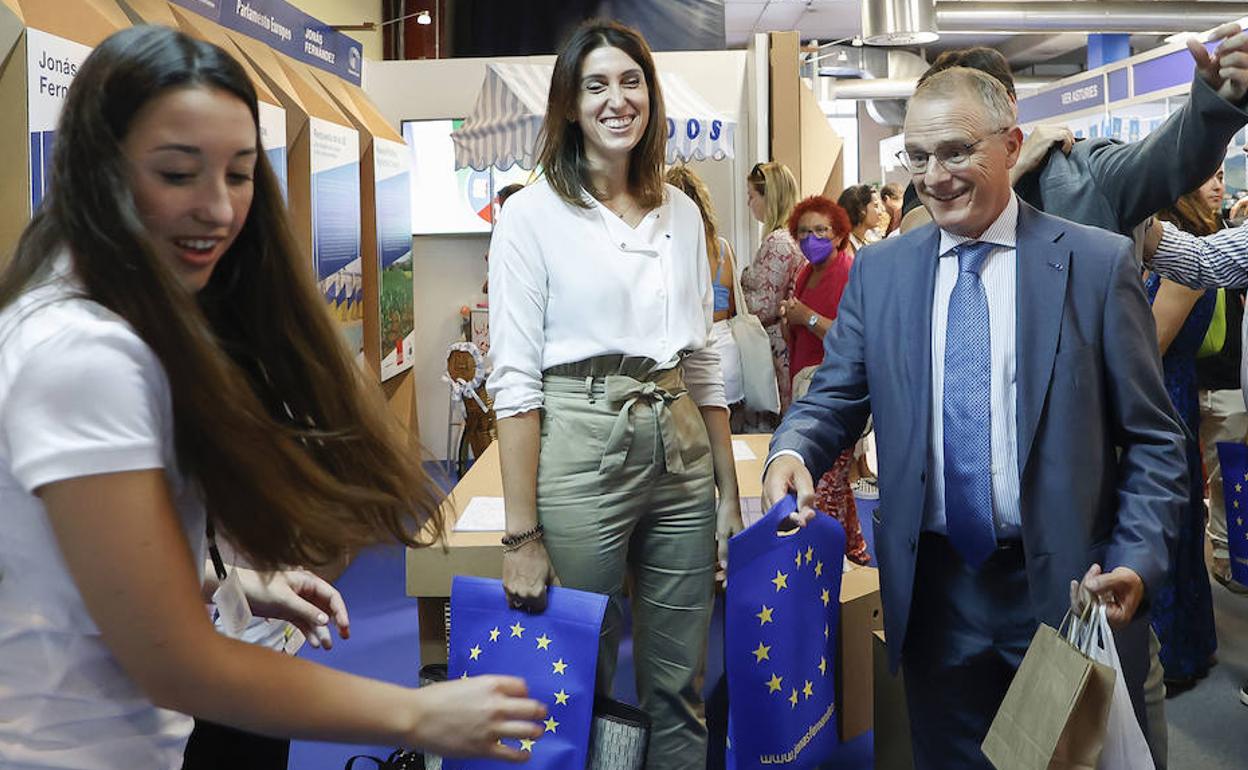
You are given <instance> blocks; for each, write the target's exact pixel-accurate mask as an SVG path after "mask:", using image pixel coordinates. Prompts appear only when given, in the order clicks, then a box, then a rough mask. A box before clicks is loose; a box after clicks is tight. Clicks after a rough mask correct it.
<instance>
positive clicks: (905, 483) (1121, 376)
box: [771, 202, 1188, 668]
mask: <svg viewBox="0 0 1248 770" xmlns="http://www.w3.org/2000/svg"><path fill="white" fill-rule="evenodd" d="M939 244H940V231H939V230H938V229H937V228H936V227H935V225H932V224H928V225H925V226H923V227H920V228H918V229H916V230H914V231H912V232H910V233H907V234H906V235H903V236H900V237H898V238H893V239H889V240H885V241H882V242H880V243H878V244H875V245H872V246H869V247H867V248H866V249H864V250H863V251H862V252H860V254H859V258H858V259H857V260H856V261H855V263H854V266H853V268H852V271H851V273H850V278H849V284H848V286H847V287H846V289H845V293H844V296H843V297H842V298H841V304H840V307H839V308H838V310H837V318H836V322H835V323H834V324H833V325H832V329H831V330H830V331H829V333H828V335H827V337H826V339H825V344H824V350H825V354H824V361H823V364H822V366H820V368H819V370H818V373H817V374H816V375H815V377H814V380H813V382H812V383H811V386H810V391H809V393H807V395H806V396H805V398H803V399H801V400H800V401H797V402H796V403H794V404H793V406H792V407H791V408H790V409H789V412H788V413H787V414H786V415H785V418H784V421H783V422H782V423H781V425H780V427H779V429H778V430H777V431H776V433H775V436H774V437H773V439H772V443H771V452H772V453H773V454H774V453H775V452H777V451H779V450H782V449H790V450H794V451H796V452H797V453H799V454H800V455H801V456H802V458H803V459H804V460H805V463H806V466H807V468H809V469H810V471H811V473H812V475H813V476H814V477H815V478H818V477H819V475H820V474H822V473H823V472H824V471H825V470H826V469H827V468H829V467H831V465H832V463H833V461H834V460H835V459H836V457H837V455H838V454H839V453H840V452H841V451H842V450H844V449H845V448H846V447H849V446H851V445H852V444H853V443H854V441H855V440H856V439H857V438H858V436H859V434H860V433H861V431H862V428H863V425H864V423H865V422H866V419H867V415H868V413H870V414H872V415H873V417H874V420H875V434H876V444H877V452H878V458H879V466H880V467H879V487H880V506H879V516H878V521H877V523H876V545H875V547H876V556H877V558H878V561H879V565H880V583H881V592H882V599H883V605H884V628H885V632H886V634H887V638H888V640H889V645H888V649H889V656H890V663H891V665H892V666H893V667H894V668H895V667H896V666H897V665H898V663H899V660H900V655H901V651H902V647H903V643H904V640H905V638H906V629H907V624H908V620H909V617H910V609H911V606H910V605H911V595H912V588H913V582H914V570H915V553H916V550H917V547H918V542H919V533H920V529H921V525H922V520H923V510H924V499H925V494H926V483H927V473H928V451H927V450H928V435H929V429H930V424H931V420H932V414H931V411H932V408H931V387H932V386H931V327H932V322H931V318H932V295H933V291H934V287H935V282H936V268H937V263H938V262H939V259H938V256H939V255H938V254H937V250H938V249H939ZM1017 248H1018V260H1017V265H1018V268H1017V281H1018V293H1017V296H1018V309H1017V313H1018V322H1017V342H1016V355H1017V366H1016V371H1017V378H1018V379H1017V393H1018V410H1017V412H1018V414H1017V420H1018V425H1017V439H1018V464H1019V480H1020V485H1019V489H1020V511H1021V516H1022V530H1023V547H1024V550H1025V553H1026V557H1027V577H1028V586H1029V591H1030V594H1031V602H1032V605H1033V608H1034V610H1035V615H1036V617H1037V618H1038V619H1039V620H1041V621H1044V622H1046V623H1049V624H1050V625H1053V626H1056V625H1058V623H1060V622H1061V619H1062V617H1063V615H1064V614H1065V613H1066V610H1067V609H1068V608H1069V606H1070V599H1069V596H1070V592H1069V585H1070V581H1071V580H1072V579H1079V578H1081V577H1082V576H1083V574H1084V572H1085V571H1086V570H1087V568H1088V566H1089V565H1091V564H1092V563H1093V562H1098V563H1100V564H1101V565H1102V566H1103V567H1104V568H1105V569H1106V570H1107V571H1108V570H1110V569H1113V568H1114V567H1117V566H1127V567H1130V568H1131V569H1133V570H1135V571H1136V572H1137V573H1139V575H1140V577H1141V578H1143V580H1144V584H1145V588H1146V590H1147V589H1148V588H1149V587H1151V586H1155V585H1157V584H1158V583H1159V582H1160V581H1161V580H1162V578H1163V576H1164V575H1165V574H1166V572H1167V570H1168V568H1169V562H1170V558H1169V553H1170V548H1171V545H1172V543H1173V541H1174V539H1175V537H1176V536H1177V521H1178V516H1179V514H1180V511H1181V510H1182V508H1183V506H1184V505H1185V504H1186V502H1187V487H1188V481H1187V463H1186V460H1185V456H1184V435H1183V432H1182V428H1181V426H1180V423H1179V421H1178V418H1177V417H1176V416H1175V413H1174V409H1173V407H1172V406H1171V404H1170V399H1169V397H1168V396H1167V395H1166V390H1165V386H1164V384H1163V381H1162V373H1161V363H1160V357H1159V355H1158V349H1157V337H1156V331H1155V327H1154V323H1153V318H1152V314H1151V311H1150V309H1149V305H1148V301H1147V299H1146V298H1145V295H1144V291H1143V288H1142V284H1141V281H1140V276H1139V273H1138V268H1137V266H1136V262H1135V260H1134V257H1133V256H1132V245H1131V242H1130V241H1129V240H1127V239H1126V238H1124V237H1122V236H1119V235H1114V234H1111V233H1107V232H1105V231H1103V230H1098V229H1095V228H1091V227H1085V226H1082V225H1077V224H1075V223H1073V222H1068V221H1066V220H1064V219H1059V218H1057V217H1053V216H1049V215H1047V214H1043V213H1041V212H1039V211H1036V210H1035V209H1034V208H1032V207H1031V206H1028V205H1027V204H1025V203H1021V202H1020V206H1019V218H1018V246H1017ZM951 600H953V598H952V597H951ZM1135 625H1139V624H1135ZM1142 631H1143V629H1142V628H1140V629H1139V633H1136V634H1130V635H1129V636H1130V637H1132V638H1134V639H1135V640H1136V641H1138V642H1139V643H1140V644H1142V643H1143V640H1144V639H1145V637H1144V636H1143V633H1142ZM1132 646H1134V644H1133V645H1132ZM1132 652H1136V653H1140V654H1142V653H1143V650H1142V649H1138V650H1133V651H1132ZM1124 653H1125V651H1124Z"/></svg>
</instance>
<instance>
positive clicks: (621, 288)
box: [487, 178, 727, 418]
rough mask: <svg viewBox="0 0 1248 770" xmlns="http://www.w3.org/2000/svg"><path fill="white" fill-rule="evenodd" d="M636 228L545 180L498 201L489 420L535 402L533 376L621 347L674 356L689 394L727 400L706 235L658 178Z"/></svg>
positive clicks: (690, 209)
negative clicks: (652, 201)
mask: <svg viewBox="0 0 1248 770" xmlns="http://www.w3.org/2000/svg"><path fill="white" fill-rule="evenodd" d="M665 192H666V195H665V197H664V201H663V204H662V205H660V206H659V207H658V208H657V209H655V210H653V211H651V212H649V213H648V214H646V216H645V217H644V218H643V219H642V220H641V222H640V223H639V224H638V225H637V227H636V228H633V227H629V226H628V225H627V224H626V223H625V222H624V221H623V220H622V219H620V218H619V217H618V216H616V215H615V214H614V213H612V211H611V210H610V209H608V208H607V207H606V206H603V205H602V204H601V203H598V202H597V201H595V200H593V198H591V197H589V196H588V195H586V200H587V202H589V203H590V207H589V208H584V209H583V208H578V207H576V206H572V205H569V204H568V203H566V202H565V201H564V200H563V199H562V198H560V197H559V195H558V194H557V193H556V192H555V191H554V190H553V189H552V188H551V187H550V185H549V183H548V182H547V181H546V179H545V178H543V179H540V180H538V181H537V182H534V183H533V184H531V185H529V186H528V187H526V188H524V189H523V190H521V191H519V192H517V193H516V194H515V195H513V196H511V197H510V198H508V199H507V208H506V209H505V210H504V213H503V214H502V215H501V216H500V217H499V221H498V225H497V226H496V227H495V229H494V236H493V238H492V240H491V241H490V360H491V363H492V364H493V372H492V373H491V375H490V379H489V383H488V385H487V387H488V389H489V391H490V394H491V395H492V396H493V397H494V411H495V412H496V414H497V415H498V417H499V418H503V417H511V416H513V415H516V414H520V413H521V412H526V411H530V410H532V409H538V408H540V407H541V406H542V372H543V371H545V370H546V369H549V368H551V367H552V366H557V365H559V364H566V363H571V362H574V361H583V360H585V359H587V358H593V357H595V356H601V355H608V354H614V353H621V354H624V355H630V356H646V357H648V358H650V359H652V360H654V361H656V362H658V363H660V364H663V363H667V362H668V361H670V360H672V359H673V358H674V357H675V356H677V355H678V354H680V353H682V352H688V353H689V355H688V356H687V357H686V358H685V359H684V362H683V367H682V368H683V370H684V379H685V384H686V386H687V387H688V389H689V395H690V397H692V398H693V400H694V402H695V403H697V404H698V405H699V406H724V407H726V406H727V402H726V401H725V400H724V378H723V374H722V373H721V372H720V368H719V354H718V353H717V352H716V350H715V349H714V348H713V347H711V346H710V345H708V337H709V335H710V331H711V324H712V321H713V319H714V311H713V307H714V297H713V294H712V290H711V269H710V266H709V265H708V264H707V260H706V231H705V230H704V229H703V227H702V216H701V214H700V213H699V211H698V207H697V205H696V204H694V202H693V201H691V200H689V198H688V197H687V196H686V195H685V194H684V193H682V192H681V191H680V190H678V189H676V188H675V187H672V186H671V185H667V186H666V189H665Z"/></svg>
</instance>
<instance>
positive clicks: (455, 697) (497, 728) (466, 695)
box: [405, 675, 546, 762]
mask: <svg viewBox="0 0 1248 770" xmlns="http://www.w3.org/2000/svg"><path fill="white" fill-rule="evenodd" d="M413 696H414V697H415V698H417V699H418V703H419V706H418V708H417V713H416V715H415V719H414V720H413V721H414V724H413V725H412V729H411V731H410V738H409V739H408V740H407V741H405V743H406V744H407V745H408V746H411V747H414V748H419V749H423V750H425V751H428V752H431V753H433V754H437V755H439V756H443V757H488V758H490V759H502V760H506V761H508V762H523V761H525V760H527V759H528V758H529V757H530V756H532V754H530V753H529V752H527V751H521V750H520V749H519V748H517V747H515V746H506V745H504V744H502V743H500V741H502V740H510V741H513V742H514V741H518V740H520V739H522V738H523V739H527V740H536V739H537V738H540V737H541V735H542V733H543V732H544V729H543V727H542V725H541V723H540V722H539V721H538V720H540V719H542V718H543V717H545V716H546V707H545V706H544V705H543V704H541V703H539V702H538V701H535V700H532V699H530V698H528V697H527V696H528V692H527V690H526V689H525V686H524V680H523V679H519V678H517V677H513V676H493V675H490V676H474V677H469V678H468V679H456V680H454V681H450V682H440V683H438V684H431V685H426V686H424V687H421V688H420V689H419V690H414V691H413Z"/></svg>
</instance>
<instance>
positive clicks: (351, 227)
mask: <svg viewBox="0 0 1248 770" xmlns="http://www.w3.org/2000/svg"><path fill="white" fill-rule="evenodd" d="M227 34H228V35H229V37H230V39H231V40H232V41H233V42H234V44H235V45H237V46H238V47H239V49H241V50H242V52H243V54H244V55H245V56H246V57H247V59H248V60H249V61H250V62H251V65H252V66H253V67H255V69H256V70H257V71H259V72H260V73H261V75H262V76H263V77H264V79H265V82H266V84H267V85H268V86H269V88H270V90H272V91H273V93H274V94H276V95H277V97H278V99H279V100H280V101H281V103H282V106H283V107H284V108H285V109H286V146H287V172H286V173H287V181H288V191H289V192H288V202H289V209H290V220H291V225H292V227H293V228H294V231H295V241H296V243H298V245H299V247H300V248H301V249H302V250H303V252H304V253H305V254H307V255H308V257H309V260H310V261H311V263H312V266H313V267H314V269H315V270H316V277H317V283H318V285H319V286H320V289H321V292H322V294H323V295H324V296H325V300H326V303H327V304H328V305H329V306H330V310H331V312H332V313H333V314H334V316H335V318H336V319H337V320H338V323H339V327H340V329H341V330H342V332H343V336H344V338H345V339H346V341H347V345H348V347H349V349H350V350H351V351H352V353H353V354H355V355H356V356H357V357H362V356H363V352H364V330H363V317H364V313H363V306H362V303H361V300H362V298H363V292H364V287H363V275H362V260H361V259H360V236H361V227H360V152H359V142H360V139H359V132H358V131H356V129H355V128H354V127H352V125H351V121H350V120H349V119H348V118H347V116H346V115H344V114H343V113H342V111H341V110H340V109H338V107H337V106H335V104H334V101H333V98H332V97H331V96H330V95H329V93H328V92H327V91H326V90H325V89H324V87H322V86H321V84H320V83H318V82H317V81H316V78H315V77H313V75H312V73H311V71H310V70H309V69H308V67H307V66H306V65H303V64H300V63H299V62H296V61H295V60H293V59H290V58H288V57H286V56H283V55H281V54H279V53H276V52H274V51H273V50H271V49H270V48H268V47H266V46H265V45H264V44H263V43H260V42H258V41H256V40H252V39H251V38H249V37H246V36H245V35H240V34H238V33H236V32H229V33H227Z"/></svg>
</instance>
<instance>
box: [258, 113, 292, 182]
mask: <svg viewBox="0 0 1248 770" xmlns="http://www.w3.org/2000/svg"><path fill="white" fill-rule="evenodd" d="M259 104H260V147H261V148H262V149H263V150H264V154H265V156H267V157H268V160H269V165H270V166H272V167H273V173H274V175H276V176H277V183H278V184H279V185H281V187H282V198H283V199H284V200H287V201H289V200H290V196H289V195H288V194H287V191H286V110H284V109H282V108H281V107H278V106H277V105H275V104H269V103H268V102H260V103H259Z"/></svg>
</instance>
